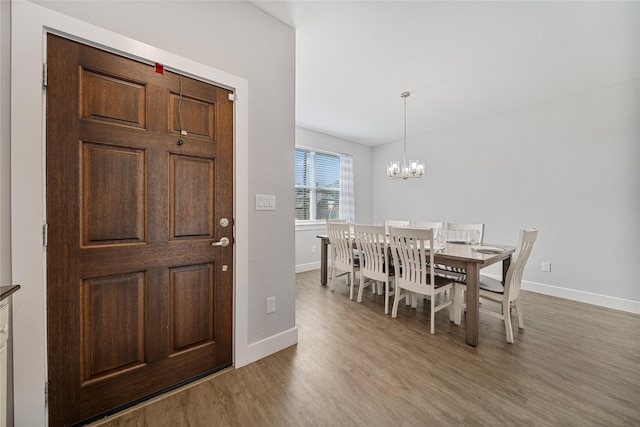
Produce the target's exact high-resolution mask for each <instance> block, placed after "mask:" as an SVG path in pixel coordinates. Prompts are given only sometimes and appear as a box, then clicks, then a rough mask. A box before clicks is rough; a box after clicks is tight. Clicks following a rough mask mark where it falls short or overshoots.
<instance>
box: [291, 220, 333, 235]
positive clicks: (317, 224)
mask: <svg viewBox="0 0 640 427" xmlns="http://www.w3.org/2000/svg"><path fill="white" fill-rule="evenodd" d="M312 230H322V231H324V232H325V233H326V232H327V221H326V220H324V219H313V220H296V231H312Z"/></svg>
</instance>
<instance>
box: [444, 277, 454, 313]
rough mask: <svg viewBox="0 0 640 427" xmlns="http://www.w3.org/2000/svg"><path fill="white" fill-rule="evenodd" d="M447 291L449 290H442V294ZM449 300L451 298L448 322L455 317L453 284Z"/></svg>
mask: <svg viewBox="0 0 640 427" xmlns="http://www.w3.org/2000/svg"><path fill="white" fill-rule="evenodd" d="M448 293H449V291H448V290H447V291H444V294H445V295H447V294H448ZM449 300H451V305H450V306H449V322H453V321H455V318H456V310H455V308H456V304H455V302H456V286H455V285H453V286H451V297H450V298H449Z"/></svg>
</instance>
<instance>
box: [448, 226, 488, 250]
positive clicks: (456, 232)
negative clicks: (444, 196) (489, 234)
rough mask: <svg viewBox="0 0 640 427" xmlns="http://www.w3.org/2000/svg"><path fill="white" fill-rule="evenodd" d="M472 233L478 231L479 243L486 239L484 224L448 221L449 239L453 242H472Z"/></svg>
mask: <svg viewBox="0 0 640 427" xmlns="http://www.w3.org/2000/svg"><path fill="white" fill-rule="evenodd" d="M472 233H477V235H476V236H477V243H478V244H480V245H481V244H482V242H483V241H484V224H472V223H462V222H448V223H447V241H448V242H452V243H471V240H472Z"/></svg>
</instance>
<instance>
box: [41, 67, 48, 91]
mask: <svg viewBox="0 0 640 427" xmlns="http://www.w3.org/2000/svg"><path fill="white" fill-rule="evenodd" d="M48 77H49V76H48V73H47V63H46V62H45V63H44V64H42V88H43V89H46V88H47V83H48V81H49V79H48Z"/></svg>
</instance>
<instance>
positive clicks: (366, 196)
mask: <svg viewBox="0 0 640 427" xmlns="http://www.w3.org/2000/svg"><path fill="white" fill-rule="evenodd" d="M296 145H299V146H303V147H307V148H315V149H318V150H324V151H329V152H333V153H344V154H351V155H352V156H353V174H354V182H353V186H354V191H355V197H356V200H355V214H356V223H364V224H366V223H370V222H371V202H372V199H371V195H372V187H371V155H372V151H373V150H372V148H371V147H369V146H367V145H362V144H358V143H356V142H351V141H347V140H345V139H341V138H337V137H333V136H330V135H326V134H323V133H320V132H315V131H313V130H309V129H305V128H301V127H296ZM292 160H293V159H292ZM291 182H292V183H293V181H291ZM292 188H293V184H292ZM326 232H327V228H326V226H325V225H324V224H310V225H297V226H296V271H297V272H301V271H308V270H313V269H317V268H320V244H319V243H320V241H319V240H318V238H317V237H316V236H317V235H318V234H326Z"/></svg>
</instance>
